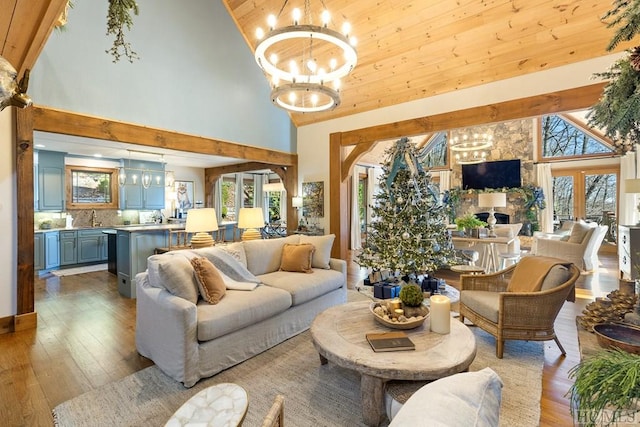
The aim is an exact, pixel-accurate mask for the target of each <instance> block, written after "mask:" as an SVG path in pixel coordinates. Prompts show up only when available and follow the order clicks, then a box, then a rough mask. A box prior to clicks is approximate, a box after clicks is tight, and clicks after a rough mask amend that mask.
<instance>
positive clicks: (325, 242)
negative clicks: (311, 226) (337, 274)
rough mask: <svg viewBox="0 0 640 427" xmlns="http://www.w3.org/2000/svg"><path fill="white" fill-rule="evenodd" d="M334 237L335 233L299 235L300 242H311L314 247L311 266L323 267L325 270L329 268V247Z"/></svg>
mask: <svg viewBox="0 0 640 427" xmlns="http://www.w3.org/2000/svg"><path fill="white" fill-rule="evenodd" d="M335 238H336V235H335V234H327V235H326V236H305V235H304V234H301V235H300V243H311V244H312V245H313V246H315V248H316V251H315V252H314V254H313V259H312V260H311V266H312V267H313V268H324V269H325V270H328V269H329V268H331V267H329V260H330V259H331V248H332V247H333V241H334V239H335Z"/></svg>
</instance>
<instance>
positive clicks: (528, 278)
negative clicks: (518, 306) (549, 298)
mask: <svg viewBox="0 0 640 427" xmlns="http://www.w3.org/2000/svg"><path fill="white" fill-rule="evenodd" d="M556 265H565V266H566V265H567V263H566V261H562V260H559V259H557V258H550V257H545V256H526V257H523V258H522V259H521V260H520V262H518V264H517V265H516V268H515V269H514V270H513V275H512V276H511V280H510V281H509V286H508V287H507V291H508V292H537V291H539V290H540V289H541V288H542V282H544V279H545V278H546V277H547V274H548V273H549V271H550V270H551V269H552V268H553V267H554V266H556Z"/></svg>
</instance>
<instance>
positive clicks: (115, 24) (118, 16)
mask: <svg viewBox="0 0 640 427" xmlns="http://www.w3.org/2000/svg"><path fill="white" fill-rule="evenodd" d="M131 13H133V14H134V15H138V5H137V3H136V2H135V1H134V0H109V11H108V13H107V35H109V34H113V35H114V36H115V39H114V41H113V46H111V49H109V50H107V51H105V52H107V53H109V54H111V55H112V56H113V62H114V63H115V62H118V61H119V60H120V58H121V57H122V55H124V56H126V57H127V59H128V60H129V62H133V60H134V59H139V57H138V54H137V53H136V52H134V51H133V49H132V48H131V44H130V43H128V42H126V41H125V40H124V27H127V30H131V26H132V25H133V18H132V16H131Z"/></svg>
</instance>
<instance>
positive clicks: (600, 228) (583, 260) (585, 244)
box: [532, 222, 608, 271]
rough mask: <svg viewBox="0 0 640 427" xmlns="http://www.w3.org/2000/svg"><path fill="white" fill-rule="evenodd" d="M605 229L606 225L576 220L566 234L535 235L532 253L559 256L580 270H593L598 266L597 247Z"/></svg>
mask: <svg viewBox="0 0 640 427" xmlns="http://www.w3.org/2000/svg"><path fill="white" fill-rule="evenodd" d="M607 230H608V227H607V226H606V225H598V224H597V223H584V222H576V223H574V224H573V226H572V228H571V232H570V233H569V234H568V235H566V236H561V237H560V238H558V236H555V235H554V236H545V235H543V234H540V235H537V236H535V238H534V244H533V249H532V255H541V256H548V257H553V258H560V259H562V260H565V261H569V262H572V263H574V264H575V265H576V266H578V268H580V270H582V271H593V270H596V269H597V268H598V249H600V244H601V243H602V240H603V239H604V236H605V234H606V233H607Z"/></svg>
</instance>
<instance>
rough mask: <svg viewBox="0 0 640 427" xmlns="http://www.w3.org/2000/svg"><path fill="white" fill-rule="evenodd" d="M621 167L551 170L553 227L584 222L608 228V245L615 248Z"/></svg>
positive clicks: (606, 239)
mask: <svg viewBox="0 0 640 427" xmlns="http://www.w3.org/2000/svg"><path fill="white" fill-rule="evenodd" d="M619 172H620V170H619V168H618V167H597V168H567V169H552V171H551V174H552V176H553V211H554V216H553V219H554V225H555V226H556V227H559V226H560V224H561V223H562V222H563V221H566V220H578V219H584V220H587V221H594V222H597V223H598V224H600V225H606V226H608V227H609V231H608V232H607V235H606V236H605V239H604V240H605V242H606V243H607V244H609V245H611V244H613V245H615V238H616V216H617V212H618V179H619Z"/></svg>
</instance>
